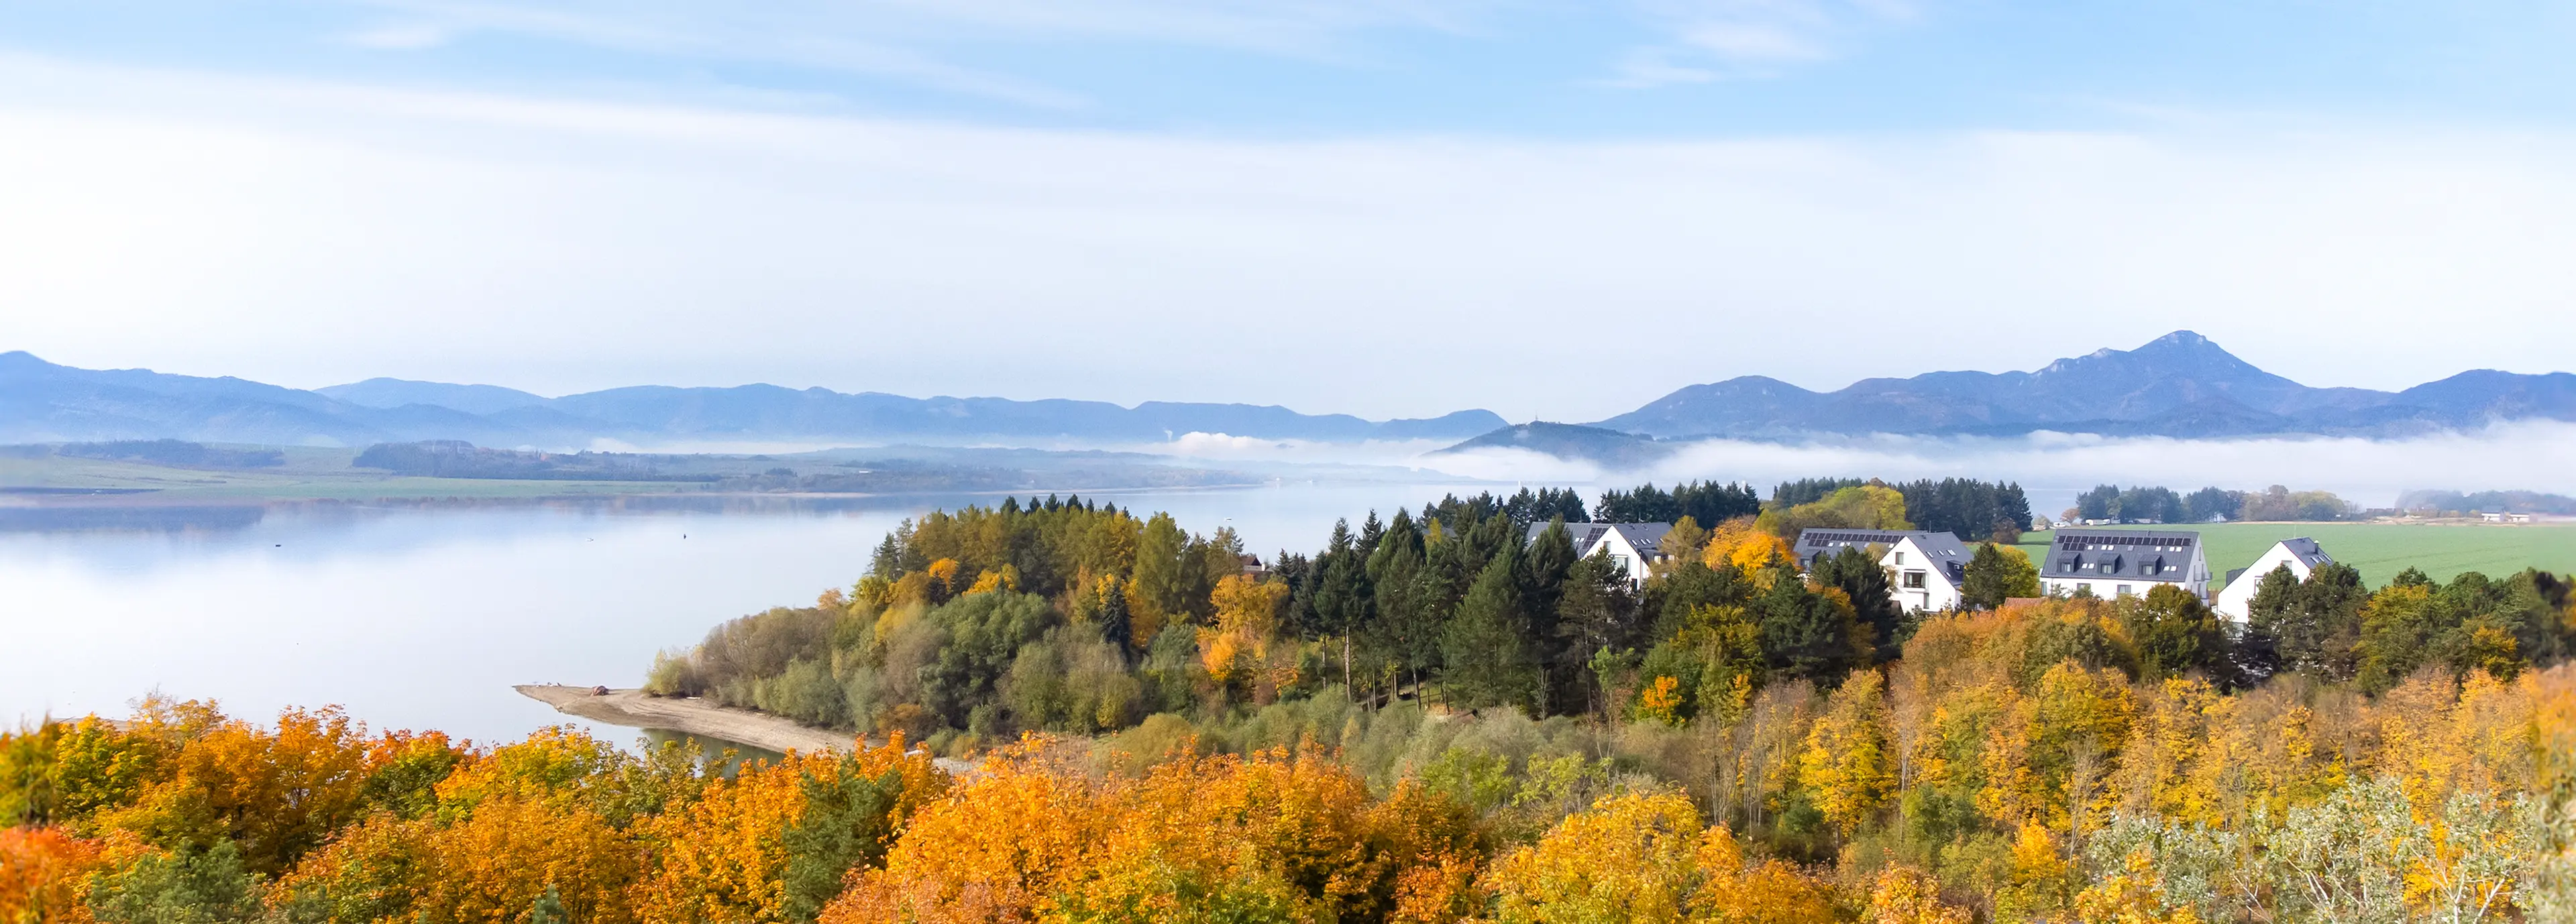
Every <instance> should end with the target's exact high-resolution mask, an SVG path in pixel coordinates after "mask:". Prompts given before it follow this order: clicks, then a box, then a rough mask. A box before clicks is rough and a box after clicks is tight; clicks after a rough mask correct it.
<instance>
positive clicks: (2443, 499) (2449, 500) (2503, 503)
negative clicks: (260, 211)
mask: <svg viewBox="0 0 2576 924" xmlns="http://www.w3.org/2000/svg"><path fill="white" fill-rule="evenodd" d="M2397 509H2399V510H2403V511H2407V512H2409V513H2420V514H2424V515H2428V516H2444V515H2449V516H2458V515H2460V514H2464V513H2469V512H2471V511H2476V512H2479V513H2547V514H2556V515H2559V516H2569V515H2576V497H2568V496H2567V495H2564V494H2543V493H2541V492H2539V491H2477V492H2472V493H2466V494H2464V493H2461V492H2458V491H2408V492H2406V493H2405V494H2404V495H2403V496H2400V497H2399V498H2398V499H2397Z"/></svg>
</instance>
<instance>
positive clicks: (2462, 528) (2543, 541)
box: [2021, 523, 2576, 589]
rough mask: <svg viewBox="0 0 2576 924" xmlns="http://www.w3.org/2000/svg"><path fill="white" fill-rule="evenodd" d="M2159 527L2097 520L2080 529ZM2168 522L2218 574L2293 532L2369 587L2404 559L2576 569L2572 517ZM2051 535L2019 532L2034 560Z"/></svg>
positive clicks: (2428, 564)
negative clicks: (2196, 537) (2188, 534)
mask: <svg viewBox="0 0 2576 924" xmlns="http://www.w3.org/2000/svg"><path fill="white" fill-rule="evenodd" d="M2166 528H2167V527H2162V526H2101V527H2087V528H2086V531H2087V532H2093V531H2102V530H2115V529H2166ZM2171 528H2172V529H2177V530H2194V531H2197V532H2199V533H2200V536H2201V543H2202V545H2203V552H2202V554H2204V555H2207V556H2208V558H2209V570H2210V573H2211V574H2212V575H2214V576H2215V577H2216V578H2217V579H2220V580H2224V579H2225V578H2226V577H2227V572H2229V571H2233V570H2235V569H2238V568H2243V567H2247V566H2249V565H2252V564H2253V563H2254V559H2256V558H2259V557H2262V555H2263V552H2264V550H2266V549H2270V548H2271V547H2272V543H2275V542H2279V541H2281V540H2283V539H2288V538H2292V537H2296V536H2306V537H2308V538H2311V539H2315V540H2316V541H2317V545H2318V546H2320V547H2322V548H2324V549H2325V551H2326V554H2328V555H2332V556H2334V559H2335V560H2336V561H2339V562H2342V563H2344V564H2347V565H2351V566H2353V567H2355V568H2359V569H2361V577H2362V580H2364V581H2368V582H2370V585H2371V586H2373V587H2377V586H2379V585H2381V584H2384V583H2387V582H2388V579H2389V578H2393V577H2396V576H2397V573H2398V572H2400V571H2404V570H2406V569H2407V568H2409V567H2414V568H2421V569H2423V571H2424V573H2425V574H2426V575H2428V576H2430V577H2432V578H2433V579H2434V580H2437V581H2448V580H2450V579H2451V578H2453V577H2456V576H2458V575H2459V574H2460V573H2462V572H2466V571H2477V572H2481V573H2484V574H2486V575H2488V576H2491V577H2501V576H2503V575H2507V574H2515V573H2518V572H2520V571H2522V569H2524V568H2539V569H2541V570H2543V571H2557V572H2576V525H2559V524H2546V525H2520V526H2499V525H2489V524H2431V523H2211V524H2201V525H2198V526H2176V527H2171ZM2050 535H2051V534H2049V533H2046V532H2037V533H2025V534H2023V535H2022V542H2021V549H2022V551H2024V552H2028V553H2030V556H2031V560H2032V561H2038V560H2039V559H2040V557H2041V556H2042V555H2043V554H2045V553H2046V552H2047V551H2048V543H2049V539H2050ZM2213 589H2215V588H2213Z"/></svg>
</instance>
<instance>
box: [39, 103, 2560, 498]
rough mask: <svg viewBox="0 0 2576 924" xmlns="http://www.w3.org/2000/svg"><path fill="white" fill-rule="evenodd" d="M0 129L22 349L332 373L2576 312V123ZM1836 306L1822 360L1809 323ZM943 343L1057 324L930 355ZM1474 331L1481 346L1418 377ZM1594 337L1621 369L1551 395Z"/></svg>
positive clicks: (1232, 371) (2357, 365) (1323, 354)
mask: <svg viewBox="0 0 2576 924" xmlns="http://www.w3.org/2000/svg"><path fill="white" fill-rule="evenodd" d="M0 137H5V138H9V139H12V141H13V142H14V143H11V144H6V145H0V174H7V175H12V176H41V177H45V178H46V182H43V183H18V184H0V214H6V215H9V216H11V218H12V219H13V220H12V221H8V222H0V304H10V305H31V306H41V307H40V308H39V309H38V310H28V311H17V312H0V344H5V345H6V347H0V348H24V349H30V350H34V351H36V352H38V353H39V354H40V355H44V356H46V358H48V359H53V360H56V361H61V362H70V363H74V364H78V365H90V366H111V367H115V366H132V365H152V366H157V367H161V368H164V369H166V370H169V371H183V372H191V373H199V374H241V375H248V376H253V377H257V378H262V379H264V380H269V381H279V382H283V383H286V384H295V385H306V386H311V385H325V384H331V383H333V382H336V381H349V380H354V379H359V378H365V377H368V376H372V375H399V376H403V377H407V378H434V379H445V380H480V381H498V382H501V383H504V384H509V385H513V386H517V387H522V388H529V389H532V390H537V391H541V392H549V393H557V392H568V391H582V390H588V389H592V388H600V387H607V386H613V385H627V384H633V383H636V382H645V381H657V382H666V383H673V384H739V383H741V382H745V381H760V380H766V381H773V382H778V383H780V384H785V385H795V386H802V385H825V386H829V387H832V388H835V389H838V390H843V391H852V390H867V389H874V390H882V391H894V392H899V393H906V394H937V393H947V394H1001V395H1008V396H1013V397H1059V396H1074V397H1085V398H1097V399H1104V400H1115V401H1121V402H1133V401H1138V400H1146V399H1160V400H1174V399H1189V400H1215V401H1236V400H1241V401H1252V402H1256V403H1264V404H1267V403H1284V404H1287V405H1289V406H1292V407H1298V408H1300V409H1312V410H1332V411H1343V412H1350V413H1358V414H1363V415H1367V416H1371V417H1417V416H1426V415H1430V414H1437V413H1443V412H1447V411H1451V410H1456V409H1459V408H1463V407H1474V406H1486V407H1491V408H1493V409H1495V410H1497V411H1499V412H1502V413H1504V414H1505V415H1506V416H1509V417H1512V418H1514V419H1527V418H1528V417H1531V416H1539V417H1544V418H1546V419H1551V420H1571V421H1585V420H1599V419H1601V418H1603V417H1607V416H1610V415H1611V414H1615V413H1619V412H1621V411H1625V410H1629V409H1631V408H1634V407H1636V406H1637V405H1639V404H1642V403H1644V402H1646V401H1648V400H1651V399H1653V398H1655V397H1656V396H1658V395H1660V394H1663V393H1665V392H1667V391H1670V390H1671V389H1673V388H1676V387H1679V386H1682V385H1686V384H1690V383H1692V382H1707V381H1716V380H1718V379H1723V378H1727V377H1730V376H1734V375H1743V374H1761V375H1770V376H1774V377H1779V378H1783V379H1787V380H1790V381H1794V382H1797V383H1799V384H1802V385H1807V386H1810V387H1819V388H1831V387H1839V386H1841V385H1844V384H1847V383H1849V382H1850V381H1852V380H1853V379H1857V378H1860V377H1863V376H1870V375H1906V374H1912V373H1916V372H1924V371H1930V370H1932V369H1939V368H1953V369H1955V368H1981V369H2027V368H2034V367H2037V366H2040V365H2045V364H2046V363H2047V362H2048V361H2049V360H2050V359H2053V358H2056V357H2059V356H2070V355H2078V354H2081V353H2084V352H2088V351H2090V350H2092V349H2094V348H2096V347H2100V346H2104V345H2106V344H2109V345H2121V346H2125V345H2128V344H2132V343H2136V342H2139V341H2142V340H2145V339H2147V338H2149V337H2153V336H2156V335H2159V334H2162V333H2164V332H2166V331H2169V330H2172V329H2174V328H2176V327H2189V328H2193V329H2196V330H2200V331H2202V332H2203V333H2207V334H2209V335H2211V336H2212V337H2214V338H2216V339H2217V340H2218V341H2219V342H2221V343H2222V344H2225V345H2226V346H2227V347H2229V348H2230V349H2232V350H2234V351H2236V352H2237V353H2238V354H2239V355H2242V356H2244V357H2245V358H2246V359H2247V360H2248V361H2250V362H2253V363H2255V364H2256V365H2259V366H2262V367H2264V368H2267V369H2270V370H2272V371H2275V372H2278V373H2281V374H2284V375H2287V376H2289V377H2291V378H2293V379H2297V380H2300V381H2305V382H2308V383H2310V384H2314V385H2359V386H2368V387H2376V388H2402V387H2406V386H2409V385H2413V384H2416V383H2419V382H2423V381H2427V380H2431V379H2435V378H2439V377H2442V376H2445V375H2449V374H2451V373H2454V372H2457V371H2459V370H2460V369H2461V368H2464V367H2468V366H2497V367H2500V368H2507V369H2513V370H2515V371H2524V372H2534V371H2549V370H2551V369H2560V368H2565V366H2566V364H2565V356H2564V350H2563V348H2562V346H2561V345H2563V344H2564V343H2565V342H2567V338H2568V335H2569V334H2570V332H2571V325H2570V322H2569V321H2568V320H2566V315H2567V313H2566V312H2565V311H2564V310H2563V307H2564V306H2565V305H2566V304H2569V303H2570V302H2571V301H2576V278H2571V277H2570V275H2569V274H2567V273H2565V272H2563V271H2562V270H2561V269H2560V267H2561V266H2562V265H2563V264H2564V263H2565V259H2564V255H2565V254H2566V253H2568V252H2569V251H2570V250H2571V248H2576V221H2571V220H2570V219H2569V217H2568V216H2570V215H2576V166H2571V165H2576V137H2570V136H2568V135H2566V134H2564V133H2541V134H2533V135H2528V136H2494V135H2481V134H2475V133H2463V132H2459V131H2438V130H2436V131H2416V132H2412V133H2409V134H2407V135H2406V136H2404V137H2397V136H2394V135H2392V134H2391V133H2389V132H2387V131H2385V130H2379V131H2371V130H2360V129H2350V128H2347V129H2343V130H2334V129H2333V128H2332V126H2318V127H2313V128H2303V129H2302V130H2299V131H2292V132H2281V131H2275V132H2273V133H2271V134H2235V133H2230V134H2226V135H2218V136H2210V135H2193V134H2176V135H2140V134H2124V133H1979V134H1966V135H1936V136H1883V135H1881V136H1852V137H1826V138H1768V139H1763V138H1747V139H1733V140H1726V141H1710V142H1689V143H1669V144H1635V143H1543V142H1532V141H1527V140H1505V139H1492V138H1424V137H1395V138H1374V139H1372V138H1349V139H1340V140H1324V141H1286V140H1277V139H1223V138H1211V137H1207V136H1180V135H1161V134H1152V133H1141V132H1107V131H1071V130H1037V129H994V128H971V127H961V126H959V125H957V124H955V123H926V122H901V121H887V120H868V119H855V118H832V117H820V116H813V115H783V114H777V113H745V112H740V111H723V110H712V109H705V108H689V107H675V106H641V105H627V104H607V103H599V102H595V101H593V102H583V101H576V100H564V99H559V98H544V97H527V96H510V95H497V94H488V93H487V94H464V93H443V92H436V91H424V90H417V89H406V90H387V89H381V88H368V87H363V86H350V85H347V84H337V83H318V82H303V81H293V80H286V79H279V78H269V79H261V80H251V79H244V78H238V77H224V76H222V75H209V74H205V73H202V72H134V71H129V70H124V69H117V68H102V67H94V66H77V65H65V64H60V63H53V62H43V61H30V60H25V59H13V58H10V57H8V56H5V55H0ZM136 267H147V268H149V269H150V271H149V272H137V271H136V269H135V268H136ZM361 306H362V307H361ZM2070 312H2072V313H2074V314H2075V315H2080V316H2081V317H2083V318H2086V319H2088V321H2087V323H2083V324H2068V323H2066V318H2067V317H2069V316H2070ZM711 317H720V318H723V319H724V323H721V324H710V323H709V322H708V319H709V318H711ZM1926 317H1933V318H1961V317H1974V318H1976V319H1978V323H1975V324H1964V325H1963V324H1939V323H1935V324H1926V323H1924V322H1923V319H1924V318H1926ZM2319 318H2331V319H2332V320H2333V322H2334V323H2322V324H2321V323H2320V322H2319V321H2318V319H2319ZM1282 319H1292V320H1290V321H1286V322H1283V320H1282ZM1822 329H1831V330H1832V331H1833V332H1834V333H1833V339H1834V340H1835V342H1836V344H1837V346H1836V348H1835V349H1800V348H1796V346H1795V345H1796V344H1800V343H1805V342H1807V341H1809V340H1813V339H1814V337H1813V336H1812V335H1813V333H1814V332H1815V331H1817V330H1822ZM492 330H507V331H509V332H510V333H511V336H509V337H506V338H498V339H496V338H493V337H491V336H490V335H489V334H488V332H489V331H492ZM2497 331H2514V332H2516V335H2515V336H2507V337H2498V336H2497V334H2496V332H2497ZM782 332H784V333H782ZM2391 332H2396V334H2395V335H2392V333H2391ZM960 337H967V338H975V337H986V338H990V337H1000V338H1003V342H1008V343H1014V344H1038V345H1041V347H1040V348H1035V349H1026V350H1021V351H1019V352H1020V353H1021V354H1025V355H1020V356H1017V357H1016V358H1015V360H1014V361H1013V362H1011V363H1007V364H1001V365H994V364H973V363H958V362H955V361H954V359H953V353H954V351H942V350H936V349H921V348H917V345H919V344H947V343H957V342H961V341H959V339H958V338H960ZM1461 337H1469V338H1472V339H1474V340H1475V341H1476V342H1478V343H1480V344H1485V345H1487V346H1488V347H1490V350H1491V351H1492V355H1490V356H1486V357H1484V358H1483V359H1480V360H1479V361H1475V362H1466V363H1455V364H1451V366H1450V367H1444V368H1443V369H1442V371H1441V372H1440V374H1420V370H1421V369H1422V368H1423V365H1422V363H1423V353H1422V350H1423V346H1422V345H1423V344H1438V343H1454V342H1459V338H1461ZM1801 337H1804V338H1806V339H1805V340H1801V339H1800V338H1801ZM281 342H290V343H294V344H296V345H297V349H295V350H292V351H286V352H281V351H280V350H279V349H278V347H277V344H278V343H281ZM1602 344H1614V345H1615V346H1613V347H1608V348H1611V349H1615V350H1617V351H1618V352H1619V354H1620V356H1621V358H1622V362H1623V363H1624V364H1625V365H1624V366H1623V368H1625V369H1627V370H1629V371H1628V372H1626V373H1623V374H1620V375H1615V376H1610V377H1607V378H1602V379H1599V380H1598V381H1589V380H1587V381H1585V382H1583V383H1580V384H1579V385H1578V386H1569V385H1568V384H1567V380H1565V379H1564V378H1563V377H1562V376H1547V375H1533V374H1530V372H1529V370H1531V369H1536V368H1546V367H1547V364H1548V363H1550V362H1555V361H1561V360H1562V359H1563V357H1564V356H1565V355H1569V351H1571V353H1576V354H1579V353H1584V352H1585V351H1595V352H1597V351H1598V350H1599V349H1603V348H1605V347H1602V346H1601V345H1602ZM1783 344H1787V345H1789V346H1782V345H1783ZM1480 355H1481V354H1480ZM1137 357H1154V361H1152V362H1140V361H1137V359H1136V358H1137ZM1319 363H1320V364H1324V365H1326V366H1329V367H1331V368H1337V369H1349V370H1357V372H1355V373H1353V374H1348V375H1316V374H1315V373H1314V370H1315V369H1316V368H1319V366H1318V364H1319ZM2308 458H2309V459H2310V460H2311V462H2313V460H2315V459H2318V458H2330V456H2327V455H2310V456H2309V457H2308ZM2564 458H2566V456H2565V455H2563V454H2562V455H2558V456H2555V457H2552V459H2553V461H2554V460H2558V459H2564ZM2562 467H2563V466H2562Z"/></svg>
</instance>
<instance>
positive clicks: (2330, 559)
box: [2281, 536, 2334, 571]
mask: <svg viewBox="0 0 2576 924" xmlns="http://www.w3.org/2000/svg"><path fill="white" fill-rule="evenodd" d="M2281 547H2282V548H2284V549H2287V550H2289V552H2290V556H2291V557H2292V558H2296V559H2298V560H2299V564H2301V565H2305V566H2307V568H2308V570H2310V571H2314V570H2316V569H2317V568H2318V567H2319V566H2322V565H2331V564H2334V556H2331V555H2327V554H2326V550H2324V549H2322V548H2318V547H2317V541H2316V540H2314V539H2310V538H2308V537H2306V536H2300V537H2298V538H2296V539H2283V540H2281Z"/></svg>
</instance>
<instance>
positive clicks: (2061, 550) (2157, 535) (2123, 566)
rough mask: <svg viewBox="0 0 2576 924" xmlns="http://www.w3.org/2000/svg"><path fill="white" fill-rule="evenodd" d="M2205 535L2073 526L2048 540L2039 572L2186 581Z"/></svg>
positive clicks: (2074, 576)
mask: <svg viewBox="0 0 2576 924" xmlns="http://www.w3.org/2000/svg"><path fill="white" fill-rule="evenodd" d="M2199 550H2200V534H2199V533H2196V532H2168V531H2162V530H2143V529H2122V530H2067V531H2064V532H2060V533H2058V534H2057V538H2055V539H2053V540H2051V541H2050V542H2049V544H2048V557H2047V559H2046V560H2043V561H2041V562H2040V563H2039V576H2040V577H2043V578H2065V579H2069V580H2097V581H2098V580H2133V581H2174V582H2178V581H2185V580H2189V579H2190V578H2191V562H2192V556H2193V555H2195V554H2197V553H2198V552H2199Z"/></svg>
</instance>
